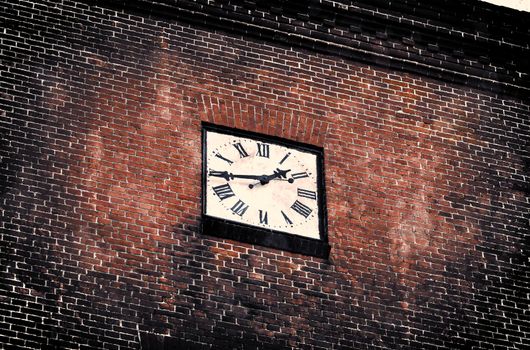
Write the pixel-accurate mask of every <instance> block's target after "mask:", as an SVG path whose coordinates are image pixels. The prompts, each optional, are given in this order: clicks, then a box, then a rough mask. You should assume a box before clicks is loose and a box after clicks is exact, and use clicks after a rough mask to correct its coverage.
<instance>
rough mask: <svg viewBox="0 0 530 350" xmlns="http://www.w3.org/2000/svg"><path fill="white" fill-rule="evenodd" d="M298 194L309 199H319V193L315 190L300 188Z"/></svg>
mask: <svg viewBox="0 0 530 350" xmlns="http://www.w3.org/2000/svg"><path fill="white" fill-rule="evenodd" d="M298 196H299V197H304V198H309V199H317V193H316V192H315V191H309V190H304V189H303V188H299V189H298Z"/></svg>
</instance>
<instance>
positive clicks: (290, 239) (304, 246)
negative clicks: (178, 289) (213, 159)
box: [201, 122, 330, 259]
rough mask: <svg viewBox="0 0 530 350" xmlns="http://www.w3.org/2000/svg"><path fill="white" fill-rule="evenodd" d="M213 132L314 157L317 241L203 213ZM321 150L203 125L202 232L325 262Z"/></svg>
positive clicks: (322, 156)
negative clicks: (209, 140)
mask: <svg viewBox="0 0 530 350" xmlns="http://www.w3.org/2000/svg"><path fill="white" fill-rule="evenodd" d="M207 131H215V132H219V133H223V134H228V135H233V136H237V137H246V138H252V139H254V140H258V141H262V142H267V143H273V144H276V145H280V146H284V147H290V148H295V149H298V150H300V151H304V152H309V153H312V154H314V155H316V156H317V187H318V198H317V200H318V206H319V212H320V215H319V218H318V219H319V232H320V239H314V238H307V237H303V236H299V235H296V234H290V233H285V232H281V231H275V230H271V229H266V228H261V227H255V226H251V225H246V224H243V223H238V222H234V221H230V220H228V219H221V218H217V217H213V216H209V215H207V214H206V176H207V175H206V174H207V172H208V169H207V168H206V158H207V154H206V133H207ZM324 179H325V177H324V150H323V149H322V148H321V147H317V146H313V145H307V144H304V143H301V142H297V141H292V140H286V139H283V138H280V137H276V136H270V135H265V134H260V133H256V132H251V131H244V130H240V129H234V128H230V127H226V126H220V125H216V124H212V123H207V122H203V123H202V224H201V226H202V233H203V234H207V235H211V236H215V237H220V238H227V239H232V240H236V241H240V242H245V243H250V244H256V245H261V246H264V247H270V248H275V249H281V250H286V251H289V252H293V253H300V254H304V255H310V256H315V257H319V258H325V259H327V258H328V256H329V251H330V246H329V244H328V236H327V210H326V193H325V186H324V184H325V181H324Z"/></svg>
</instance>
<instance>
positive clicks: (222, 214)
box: [202, 123, 330, 258]
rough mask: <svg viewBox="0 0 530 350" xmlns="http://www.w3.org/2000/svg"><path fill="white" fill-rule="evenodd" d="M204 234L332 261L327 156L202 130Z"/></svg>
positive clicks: (272, 140) (289, 144) (253, 136)
mask: <svg viewBox="0 0 530 350" xmlns="http://www.w3.org/2000/svg"><path fill="white" fill-rule="evenodd" d="M202 154H203V159H202V196H203V197H202V198H203V220H202V231H203V233H205V234H209V235H214V236H219V237H223V238H229V239H234V240H238V241H242V242H247V243H252V244H258V245H262V246H267V247H272V248H277V249H282V250H287V251H291V252H296V253H301V254H306V255H312V256H317V257H324V258H327V257H328V255H329V250H330V248H329V245H328V243H327V232H326V224H327V220H326V206H325V192H324V173H323V150H322V149H321V148H319V147H315V146H312V145H306V144H302V143H299V142H294V141H290V140H285V139H281V138H278V137H272V136H267V135H263V134H257V133H254V132H248V131H243V130H237V129H232V128H226V127H221V126H216V125H213V124H209V123H208V124H207V123H204V124H203V130H202Z"/></svg>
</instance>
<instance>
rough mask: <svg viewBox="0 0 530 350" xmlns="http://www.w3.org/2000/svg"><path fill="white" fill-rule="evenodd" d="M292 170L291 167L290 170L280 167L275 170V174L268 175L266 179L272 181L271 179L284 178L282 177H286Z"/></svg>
mask: <svg viewBox="0 0 530 350" xmlns="http://www.w3.org/2000/svg"><path fill="white" fill-rule="evenodd" d="M289 171H291V169H288V170H280V169H276V170H275V171H274V174H272V175H269V176H267V178H266V181H267V182H268V181H270V180H274V179H276V178H282V179H285V177H286V176H287V173H288V172H289Z"/></svg>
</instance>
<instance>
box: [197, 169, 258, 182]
mask: <svg viewBox="0 0 530 350" xmlns="http://www.w3.org/2000/svg"><path fill="white" fill-rule="evenodd" d="M208 175H210V176H217V177H222V178H224V179H225V180H226V181H229V180H233V179H236V178H237V179H250V180H261V179H263V178H264V177H266V175H243V174H232V173H229V172H228V171H214V170H212V171H210V172H209V173H208Z"/></svg>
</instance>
